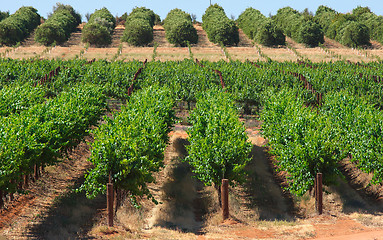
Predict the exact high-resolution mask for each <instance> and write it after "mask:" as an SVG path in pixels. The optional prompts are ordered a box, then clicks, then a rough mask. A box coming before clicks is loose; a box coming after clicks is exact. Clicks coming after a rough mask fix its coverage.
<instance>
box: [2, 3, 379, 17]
mask: <svg viewBox="0 0 383 240" xmlns="http://www.w3.org/2000/svg"><path fill="white" fill-rule="evenodd" d="M56 2H57V0H2V3H1V4H0V10H1V11H10V12H11V13H13V12H15V11H16V10H17V9H18V8H20V7H21V6H33V7H35V8H36V9H37V10H38V12H39V14H40V15H42V16H43V17H47V15H48V13H50V12H52V7H53V6H54V5H55V4H56ZM60 2H61V3H64V4H70V5H72V6H73V7H74V9H75V10H77V11H78V12H80V14H81V15H82V16H83V20H85V14H86V13H92V12H94V10H95V9H100V8H102V7H106V8H108V9H109V11H111V13H112V14H113V15H119V16H120V15H122V14H123V13H125V12H127V13H129V12H130V11H131V10H132V8H134V7H135V6H138V7H141V6H145V7H148V8H150V9H152V10H153V11H154V12H155V13H157V14H159V15H160V16H161V18H164V17H166V14H167V13H168V12H169V11H170V10H171V9H173V8H180V9H182V10H184V11H186V12H188V13H191V14H195V15H196V16H197V19H198V20H201V17H202V15H203V13H204V11H205V9H206V8H207V7H208V6H209V4H210V0H192V1H182V0H180V1H177V0H162V1H158V0H141V1H138V0H130V1H123V0H92V1H91V0H61V1H60ZM211 2H212V3H218V4H219V5H221V6H222V7H223V8H224V9H225V11H226V14H227V15H228V17H231V15H233V16H235V17H238V15H239V14H241V12H243V11H244V10H245V9H246V8H247V7H253V8H255V9H258V10H260V11H261V12H262V13H263V14H264V15H266V16H268V15H269V14H270V13H271V14H275V13H276V12H277V10H278V9H279V8H282V7H286V6H290V7H292V8H294V9H297V10H299V11H302V10H303V9H305V8H308V9H309V10H310V11H312V12H314V13H315V11H316V9H317V8H318V6H319V5H326V6H329V7H331V8H334V9H335V10H337V11H338V12H343V13H346V12H350V11H351V10H352V9H353V8H355V7H356V6H359V5H360V6H368V7H370V9H371V10H372V11H373V12H375V13H376V14H378V15H383V3H382V2H381V0H364V1H363V0H322V1H317V0H295V1H292V0H274V1H272V0H269V1H257V0H211Z"/></svg>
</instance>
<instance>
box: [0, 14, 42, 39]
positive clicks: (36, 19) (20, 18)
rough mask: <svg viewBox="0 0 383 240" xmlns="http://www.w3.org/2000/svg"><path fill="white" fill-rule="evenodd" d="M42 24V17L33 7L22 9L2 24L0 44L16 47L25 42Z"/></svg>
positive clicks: (0, 26)
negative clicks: (17, 44)
mask: <svg viewBox="0 0 383 240" xmlns="http://www.w3.org/2000/svg"><path fill="white" fill-rule="evenodd" d="M39 24H40V15H39V14H38V13H37V10H36V9H34V8H32V7H21V8H19V9H18V10H17V11H16V12H15V13H14V14H12V15H11V16H9V17H8V18H5V19H4V20H2V21H1V22H0V44H5V45H14V44H16V43H17V42H21V41H22V40H24V39H25V38H26V37H27V36H28V35H29V34H30V33H31V32H32V31H33V30H34V29H35V28H36V27H37V26H38V25H39Z"/></svg>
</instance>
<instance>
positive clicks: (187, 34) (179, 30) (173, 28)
mask: <svg viewBox="0 0 383 240" xmlns="http://www.w3.org/2000/svg"><path fill="white" fill-rule="evenodd" d="M164 22H165V23H164V28H165V34H166V39H167V40H168V41H169V42H170V43H173V44H175V45H179V46H186V45H187V42H189V43H197V42H198V35H197V30H196V29H195V28H194V27H193V23H192V19H191V16H190V15H189V14H187V13H185V12H184V11H182V10H180V9H177V8H176V9H173V10H171V11H170V12H169V13H168V15H167V16H166V18H165V20H164Z"/></svg>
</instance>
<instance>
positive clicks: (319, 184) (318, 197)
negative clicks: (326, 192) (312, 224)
mask: <svg viewBox="0 0 383 240" xmlns="http://www.w3.org/2000/svg"><path fill="white" fill-rule="evenodd" d="M316 183H317V186H316V193H317V194H316V202H317V204H316V205H317V211H318V214H319V215H321V214H322V213H323V189H322V173H317V177H316Z"/></svg>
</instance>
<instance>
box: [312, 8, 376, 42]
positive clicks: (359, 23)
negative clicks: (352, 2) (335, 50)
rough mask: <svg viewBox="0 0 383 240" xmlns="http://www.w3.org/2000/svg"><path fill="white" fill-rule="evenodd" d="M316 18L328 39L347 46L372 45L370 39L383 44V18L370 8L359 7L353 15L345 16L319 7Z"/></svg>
mask: <svg viewBox="0 0 383 240" xmlns="http://www.w3.org/2000/svg"><path fill="white" fill-rule="evenodd" d="M315 18H316V19H317V20H318V22H319V23H320V24H321V25H322V27H323V29H324V32H325V35H326V36H327V37H329V38H331V39H334V40H336V41H338V42H340V43H341V44H343V45H345V46H348V47H358V46H363V45H370V39H373V40H376V41H378V42H380V43H383V25H382V24H383V17H382V16H377V15H376V14H374V13H372V12H371V10H370V9H369V8H368V7H357V8H355V9H353V11H352V13H347V14H343V13H338V12H336V11H335V10H334V9H331V8H329V7H326V6H319V7H318V10H317V11H316V14H315Z"/></svg>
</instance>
